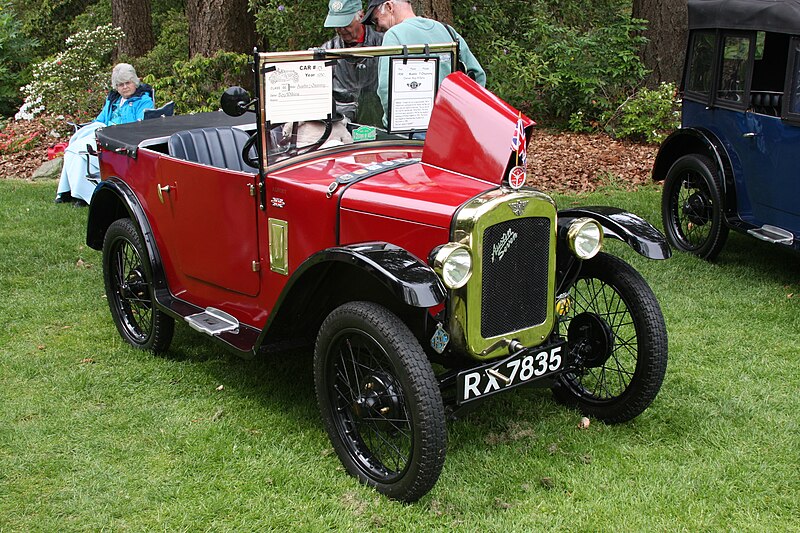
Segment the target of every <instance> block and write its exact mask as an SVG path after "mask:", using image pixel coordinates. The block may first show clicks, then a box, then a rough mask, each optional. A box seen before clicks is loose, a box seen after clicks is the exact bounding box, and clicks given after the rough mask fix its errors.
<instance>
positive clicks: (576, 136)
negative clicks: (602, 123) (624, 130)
mask: <svg viewBox="0 0 800 533" xmlns="http://www.w3.org/2000/svg"><path fill="white" fill-rule="evenodd" d="M657 152H658V146H655V145H647V144H635V143H630V142H623V141H615V140H613V139H611V138H610V137H608V136H607V135H601V134H585V133H548V132H546V131H543V130H534V131H533V135H532V136H531V140H530V144H529V146H528V184H530V185H534V186H535V187H539V188H541V189H543V190H545V191H557V192H588V191H593V190H595V189H596V188H597V187H599V186H602V185H609V184H611V183H613V184H615V185H619V186H623V187H626V188H630V189H632V188H635V187H637V186H639V185H643V184H645V183H649V182H650V173H651V171H652V170H653V162H654V161H655V158H656V153H657Z"/></svg>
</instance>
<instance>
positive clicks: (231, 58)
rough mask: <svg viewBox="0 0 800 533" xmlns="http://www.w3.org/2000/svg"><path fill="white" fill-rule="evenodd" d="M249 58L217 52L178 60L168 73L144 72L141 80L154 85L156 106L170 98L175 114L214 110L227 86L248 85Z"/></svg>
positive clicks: (242, 55) (231, 53) (217, 106)
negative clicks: (156, 74)
mask: <svg viewBox="0 0 800 533" xmlns="http://www.w3.org/2000/svg"><path fill="white" fill-rule="evenodd" d="M251 61H252V57H251V56H249V55H247V54H236V53H233V52H217V53H216V54H215V55H214V56H213V57H202V56H195V57H193V58H192V59H190V60H188V61H178V62H177V63H175V64H174V65H173V66H172V71H171V73H170V74H168V75H164V76H155V75H153V74H148V75H146V76H144V78H142V79H143V80H144V81H145V82H147V83H149V84H150V85H152V86H153V87H154V88H155V90H156V98H157V99H158V101H157V102H156V103H157V105H163V104H164V103H165V102H168V101H170V100H172V101H174V102H175V112H176V113H190V112H198V111H216V110H217V109H219V100H220V96H222V92H223V91H224V90H225V89H226V88H227V87H229V86H231V85H243V86H245V87H246V86H247V85H252V83H249V80H250V78H249V76H248V75H247V73H248V72H249V70H250V69H249V68H248V63H250V62H251Z"/></svg>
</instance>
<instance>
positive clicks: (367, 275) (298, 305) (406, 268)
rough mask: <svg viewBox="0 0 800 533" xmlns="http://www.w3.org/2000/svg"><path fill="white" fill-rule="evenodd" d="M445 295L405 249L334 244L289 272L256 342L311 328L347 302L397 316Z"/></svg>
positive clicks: (436, 302)
mask: <svg viewBox="0 0 800 533" xmlns="http://www.w3.org/2000/svg"><path fill="white" fill-rule="evenodd" d="M446 296H447V290H446V289H445V287H444V284H443V283H442V281H441V279H440V278H439V276H438V275H437V274H436V273H435V272H434V270H433V269H432V268H431V267H430V266H429V265H428V264H427V263H425V262H424V261H422V260H421V259H419V258H418V257H416V256H415V255H414V254H412V253H411V252H409V251H408V250H405V249H403V248H401V247H399V246H396V245H393V244H390V243H386V242H367V243H360V244H352V245H345V246H334V247H331V248H327V249H325V250H321V251H319V252H317V253H315V254H313V255H311V256H310V257H308V258H307V259H306V260H305V261H303V263H302V264H300V265H299V266H298V267H297V269H296V270H295V271H294V272H293V273H292V275H291V278H290V279H289V280H288V281H287V283H286V285H285V286H284V287H283V290H282V291H281V294H280V296H279V297H278V300H277V301H276V303H275V306H274V308H273V312H272V313H270V316H269V318H268V319H267V324H266V325H265V327H264V330H263V332H262V335H261V338H260V339H259V342H258V344H259V345H260V344H262V343H268V342H272V341H275V340H280V339H282V338H284V337H287V336H290V335H289V334H290V332H292V331H295V333H296V330H297V329H298V328H302V329H304V330H308V331H314V330H315V329H316V327H317V326H318V325H319V324H318V323H321V321H322V320H323V319H324V318H325V316H326V315H327V313H329V312H330V311H332V310H333V309H334V308H335V307H336V306H338V305H341V304H343V303H345V302H347V301H354V300H369V301H375V302H377V303H380V304H382V305H385V306H386V307H387V308H389V309H390V310H392V311H393V312H395V313H396V314H398V315H403V314H407V313H413V314H415V316H418V317H423V316H424V315H426V314H427V309H429V308H431V307H434V306H437V305H439V304H441V303H443V302H444V301H445V298H446ZM415 309H416V311H415ZM299 317H303V320H302V321H300V320H299ZM268 338H269V340H268Z"/></svg>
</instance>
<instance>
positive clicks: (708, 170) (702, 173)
mask: <svg viewBox="0 0 800 533" xmlns="http://www.w3.org/2000/svg"><path fill="white" fill-rule="evenodd" d="M723 194H724V193H723V190H722V182H721V179H720V175H719V170H718V169H717V167H716V165H715V164H714V163H713V161H711V159H709V158H708V157H706V156H703V155H698V154H689V155H685V156H683V157H681V158H679V159H678V160H677V161H675V163H673V164H672V166H671V167H670V169H669V172H667V177H666V179H665V181H664V191H663V193H662V197H661V216H662V219H663V221H664V231H665V233H666V235H667V240H668V241H669V243H670V244H671V245H672V246H674V247H675V248H677V249H678V250H682V251H684V252H690V253H693V254H695V255H697V256H698V257H701V258H703V259H706V260H709V261H711V260H712V259H714V258H715V257H716V256H717V255H718V254H719V252H720V250H722V247H723V246H724V245H725V240H726V239H727V238H728V226H727V225H726V224H725V220H724V215H723V207H722V202H723Z"/></svg>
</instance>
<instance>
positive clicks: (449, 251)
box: [432, 242, 473, 289]
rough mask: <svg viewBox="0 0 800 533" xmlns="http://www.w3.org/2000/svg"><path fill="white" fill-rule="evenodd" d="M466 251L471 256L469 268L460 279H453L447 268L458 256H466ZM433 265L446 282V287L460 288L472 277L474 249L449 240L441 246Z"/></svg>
mask: <svg viewBox="0 0 800 533" xmlns="http://www.w3.org/2000/svg"><path fill="white" fill-rule="evenodd" d="M465 253H466V257H468V258H469V264H468V268H467V273H466V274H465V275H464V276H463V277H462V278H460V279H457V280H452V279H451V278H450V276H449V275H448V274H447V273H446V272H445V268H446V267H447V266H448V265H449V264H450V263H451V262H452V261H454V260H456V258H458V257H461V258H463V257H465V256H464V254H465ZM432 266H433V270H434V272H436V274H437V275H438V276H439V278H440V279H441V280H442V282H443V283H444V285H445V287H447V288H448V289H460V288H461V287H463V286H464V285H466V284H467V282H469V279H470V278H471V277H472V269H473V263H472V251H471V250H470V248H469V246H466V245H464V244H461V243H458V242H449V243H447V244H444V245H442V246H440V247H439V248H438V249H437V250H436V251H435V254H434V256H433V260H432Z"/></svg>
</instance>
